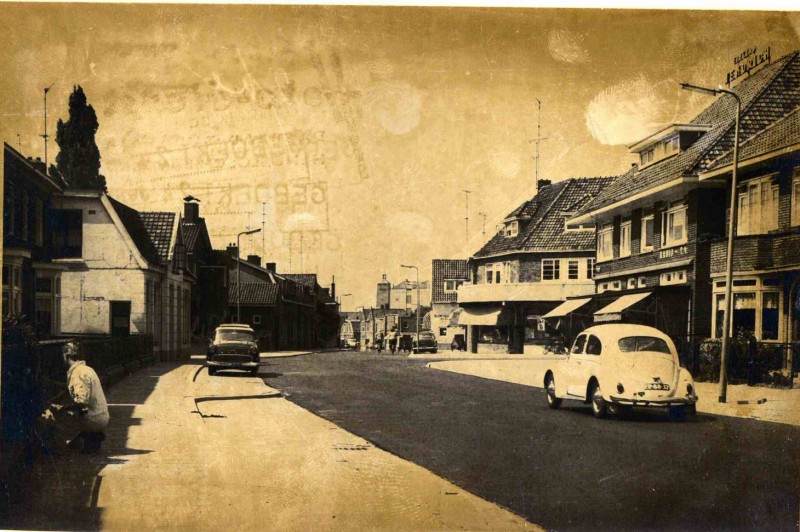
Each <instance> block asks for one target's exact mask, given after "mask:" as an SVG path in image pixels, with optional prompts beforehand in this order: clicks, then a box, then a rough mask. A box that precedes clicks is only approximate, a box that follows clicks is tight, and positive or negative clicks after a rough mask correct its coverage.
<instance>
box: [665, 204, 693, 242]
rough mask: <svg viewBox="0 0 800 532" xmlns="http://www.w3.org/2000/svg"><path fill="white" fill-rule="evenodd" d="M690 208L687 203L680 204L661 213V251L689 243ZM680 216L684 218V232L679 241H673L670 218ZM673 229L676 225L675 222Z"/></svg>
mask: <svg viewBox="0 0 800 532" xmlns="http://www.w3.org/2000/svg"><path fill="white" fill-rule="evenodd" d="M688 212H689V209H688V206H687V205H686V203H680V204H677V205H675V206H673V207H670V208H669V209H667V210H665V211H664V212H663V213H661V249H666V248H671V247H676V246H682V245H684V244H686V243H687V242H688V241H689V234H688V233H689V216H688ZM678 214H680V215H681V216H682V217H683V232H682V236H681V238H679V239H673V238H672V235H671V233H672V232H671V231H670V230H669V219H670V216H672V217H673V219H675V218H674V217H675V216H677V215H678ZM673 227H675V224H674V222H673Z"/></svg>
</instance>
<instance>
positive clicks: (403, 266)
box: [400, 264, 419, 351]
mask: <svg viewBox="0 0 800 532" xmlns="http://www.w3.org/2000/svg"><path fill="white" fill-rule="evenodd" d="M400 266H401V267H402V268H414V270H416V272H417V351H419V268H417V267H416V266H406V265H405V264H401V265H400Z"/></svg>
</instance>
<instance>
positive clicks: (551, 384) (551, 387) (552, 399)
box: [545, 375, 561, 410]
mask: <svg viewBox="0 0 800 532" xmlns="http://www.w3.org/2000/svg"><path fill="white" fill-rule="evenodd" d="M545 392H546V393H545V396H546V397H547V407H548V408H551V409H553V410H555V409H556V408H558V407H559V406H561V399H559V398H558V397H556V381H555V379H554V378H553V376H552V375H548V376H547V382H546V384H545Z"/></svg>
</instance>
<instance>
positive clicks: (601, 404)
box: [589, 384, 608, 418]
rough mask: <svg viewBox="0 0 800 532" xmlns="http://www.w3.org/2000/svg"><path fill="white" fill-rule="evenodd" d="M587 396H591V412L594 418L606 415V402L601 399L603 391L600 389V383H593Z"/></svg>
mask: <svg viewBox="0 0 800 532" xmlns="http://www.w3.org/2000/svg"><path fill="white" fill-rule="evenodd" d="M589 397H591V398H592V400H591V403H592V414H594V417H596V418H604V417H606V413H607V412H608V403H606V400H605V399H603V392H602V390H600V385H599V384H595V385H594V386H593V388H592V391H591V393H590V394H589Z"/></svg>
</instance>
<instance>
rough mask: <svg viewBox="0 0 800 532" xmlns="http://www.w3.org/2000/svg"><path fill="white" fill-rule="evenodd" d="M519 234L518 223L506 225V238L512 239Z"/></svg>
mask: <svg viewBox="0 0 800 532" xmlns="http://www.w3.org/2000/svg"><path fill="white" fill-rule="evenodd" d="M518 234H519V222H517V221H513V222H509V223H507V224H506V237H509V238H511V237H514V236H517V235H518Z"/></svg>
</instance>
